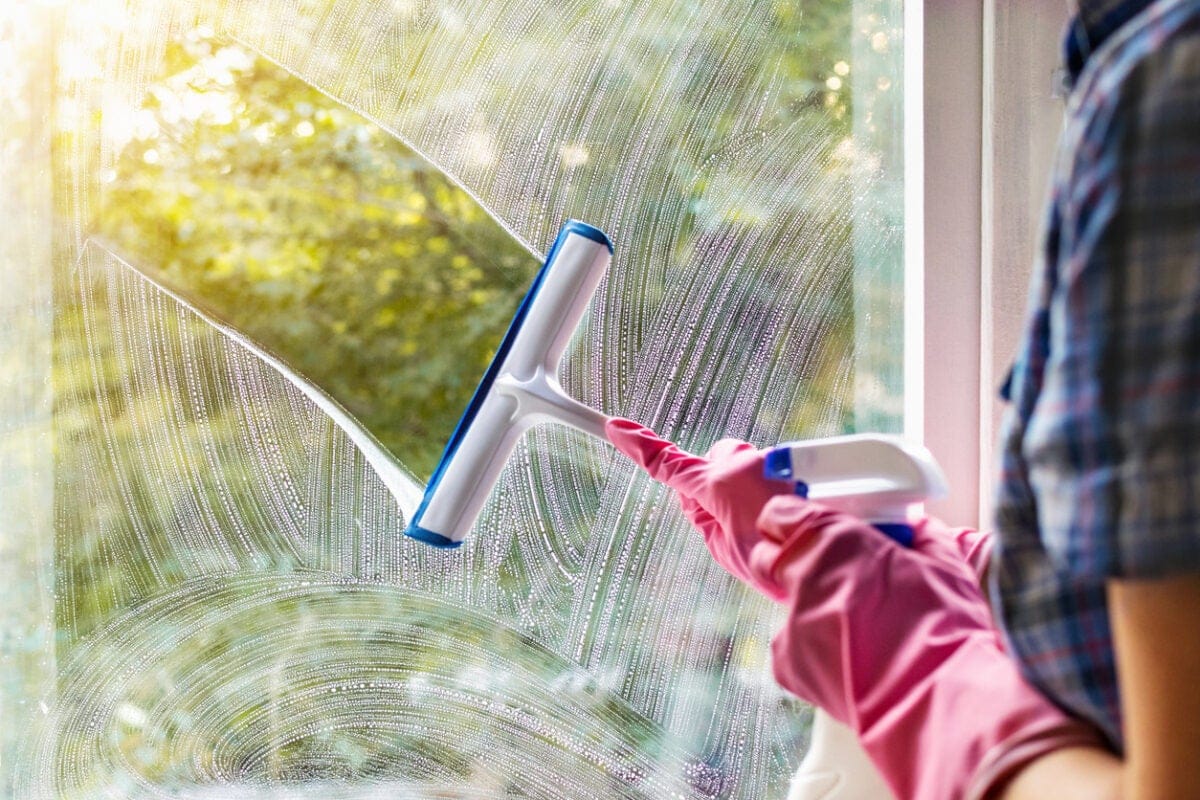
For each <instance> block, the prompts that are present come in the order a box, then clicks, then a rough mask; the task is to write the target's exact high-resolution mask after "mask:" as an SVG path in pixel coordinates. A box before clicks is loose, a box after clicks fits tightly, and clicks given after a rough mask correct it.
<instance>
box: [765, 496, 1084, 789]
mask: <svg viewBox="0 0 1200 800" xmlns="http://www.w3.org/2000/svg"><path fill="white" fill-rule="evenodd" d="M758 527H759V530H760V531H761V533H762V539H761V540H760V542H759V544H758V545H756V546H755V547H754V549H753V551H752V553H751V557H750V571H751V574H752V575H753V576H754V578H755V580H756V581H758V582H760V583H762V584H763V585H775V586H779V587H782V589H783V593H784V596H783V597H782V598H781V599H782V600H783V602H785V603H786V604H787V605H788V608H789V614H788V618H787V621H786V623H785V625H784V627H783V630H781V631H780V632H779V634H778V635H777V636H776V637H775V639H774V640H773V641H772V643H771V651H772V661H773V666H774V669H775V677H776V679H777V680H778V681H779V683H780V684H782V685H783V686H784V687H785V688H787V689H789V690H790V691H792V692H794V693H795V694H796V695H798V696H800V697H802V698H804V699H806V700H808V701H810V702H812V703H814V704H816V705H818V706H820V707H821V708H823V709H825V710H826V711H827V712H828V713H829V714H830V715H831V716H833V717H834V718H835V719H838V720H840V721H842V722H843V723H845V724H846V725H848V726H849V727H850V728H851V729H852V730H854V731H855V733H857V734H858V737H859V740H860V741H861V742H862V745H863V748H864V749H865V750H866V751H867V753H868V755H870V756H871V759H872V761H873V762H874V763H875V765H876V767H878V769H879V771H880V774H881V775H883V777H884V779H885V780H887V782H888V783H889V785H890V786H891V788H892V790H893V791H894V792H895V793H896V796H897V797H900V798H915V800H951V798H953V799H954V800H957V799H958V798H963V797H970V798H981V797H989V796H992V794H993V793H994V792H995V791H997V790H998V789H999V788H1001V787H1002V786H1003V785H1004V783H1006V782H1007V780H1008V779H1009V778H1010V777H1011V776H1012V775H1013V774H1015V773H1016V771H1017V770H1019V769H1020V768H1021V767H1023V766H1024V765H1026V764H1028V763H1029V762H1030V761H1032V760H1034V759H1035V758H1037V757H1039V756H1041V755H1044V754H1045V753H1047V752H1050V751H1051V750H1056V749H1059V748H1062V747H1067V746H1077V745H1078V746H1094V747H1102V746H1103V744H1102V740H1101V739H1100V737H1099V735H1098V734H1097V733H1096V732H1095V731H1093V730H1092V729H1091V728H1089V727H1088V726H1086V725H1085V724H1083V723H1082V722H1080V721H1078V720H1075V719H1073V718H1071V717H1068V716H1067V715H1066V714H1064V713H1063V712H1062V711H1061V710H1060V709H1059V708H1058V707H1057V706H1055V705H1053V704H1052V703H1051V702H1050V701H1048V700H1047V699H1045V698H1044V697H1042V695H1041V694H1039V693H1038V692H1037V691H1036V690H1035V689H1033V687H1031V686H1030V685H1029V684H1027V683H1026V682H1025V680H1024V679H1023V678H1022V677H1021V675H1020V673H1019V671H1018V669H1017V665H1016V663H1015V662H1014V661H1012V660H1011V659H1010V658H1009V657H1008V656H1007V655H1006V654H1005V652H1004V649H1003V647H1002V645H1001V642H1000V636H999V633H998V631H997V630H996V629H995V627H994V626H993V623H992V618H991V613H990V610H989V608H988V604H987V602H986V601H985V599H984V596H983V593H982V592H981V590H980V588H979V583H978V577H977V574H976V572H975V570H974V568H973V566H972V565H971V564H970V563H969V562H968V561H967V559H966V558H964V553H966V554H968V555H969V554H978V552H979V550H980V548H986V546H987V541H986V539H985V538H984V539H981V538H980V537H978V536H973V537H965V536H964V537H962V538H959V537H956V535H954V534H953V533H949V534H948V533H947V531H945V530H938V529H937V526H936V525H932V526H931V525H920V524H919V525H918V526H917V530H916V535H915V537H914V542H913V548H912V549H905V548H903V547H901V546H899V545H897V544H896V543H895V542H893V541H891V540H890V539H888V538H886V537H884V536H882V535H881V534H880V533H879V532H878V531H876V530H875V529H874V528H872V527H871V526H869V525H867V524H865V523H863V522H862V521H860V520H858V519H856V518H854V517H851V516H849V515H847V514H843V513H841V512H837V511H833V510H831V509H829V508H826V507H823V506H821V505H820V504H818V503H813V502H809V501H805V500H802V499H800V498H796V497H790V496H789V497H779V498H774V499H772V500H770V501H769V502H768V503H767V504H766V505H765V506H764V508H763V510H762V513H761V514H760V516H759V519H758ZM964 547H965V550H964Z"/></svg>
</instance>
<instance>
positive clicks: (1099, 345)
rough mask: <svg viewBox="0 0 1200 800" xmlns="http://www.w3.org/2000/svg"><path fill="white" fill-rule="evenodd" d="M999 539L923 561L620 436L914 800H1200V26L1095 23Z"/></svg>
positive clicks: (1034, 328)
mask: <svg viewBox="0 0 1200 800" xmlns="http://www.w3.org/2000/svg"><path fill="white" fill-rule="evenodd" d="M1066 56H1067V58H1066V65H1067V68H1068V70H1069V74H1070V76H1071V85H1070V89H1069V97H1068V105H1067V113H1066V123H1065V127H1064V130H1063V134H1062V137H1061V139H1060V143H1059V151H1058V158H1057V161H1056V166H1055V171H1054V175H1053V180H1052V195H1051V199H1050V203H1049V214H1048V219H1047V224H1046V230H1045V238H1044V246H1043V251H1042V256H1041V259H1040V263H1039V265H1038V268H1037V269H1035V274H1034V279H1033V286H1032V292H1031V310H1030V314H1029V316H1028V320H1027V326H1026V330H1025V333H1024V338H1023V342H1022V345H1021V349H1020V352H1019V355H1018V358H1017V360H1016V362H1015V364H1014V367H1013V370H1012V372H1011V375H1010V377H1009V379H1008V380H1007V381H1006V386H1005V389H1004V390H1003V394H1004V395H1005V397H1006V399H1008V400H1009V401H1010V405H1009V408H1008V410H1007V415H1006V421H1005V425H1004V433H1003V447H1002V453H1003V456H1002V466H1001V474H1000V479H999V481H998V483H999V490H998V498H997V513H996V518H995V533H994V535H991V536H989V535H987V534H981V533H977V532H975V531H971V530H967V529H951V528H948V527H947V526H946V525H944V524H942V523H940V522H938V521H937V520H933V519H928V518H926V519H921V520H918V521H917V522H916V524H915V531H916V535H915V538H914V542H913V546H912V547H911V548H909V549H905V548H904V547H901V546H900V545H897V544H896V543H894V542H893V541H891V540H890V539H888V538H887V537H884V536H882V535H880V534H879V533H878V532H877V531H875V530H873V529H872V528H870V527H869V526H867V525H866V524H865V523H863V522H861V521H859V520H857V519H854V518H853V517H850V516H848V515H845V514H842V513H839V512H835V511H833V510H831V509H828V508H825V507H822V506H821V505H820V504H819V503H814V502H810V501H807V500H803V499H801V498H798V497H795V496H793V495H790V494H784V493H783V489H782V488H781V487H780V486H779V485H777V484H773V483H772V482H770V481H767V480H765V479H764V478H763V477H762V460H763V454H762V452H761V451H759V450H757V449H755V448H753V447H751V446H750V445H748V444H746V443H744V442H735V441H731V440H724V441H722V442H719V443H718V444H717V445H715V446H714V448H713V449H712V450H711V451H710V452H709V453H708V455H707V456H704V457H701V456H695V455H692V454H690V453H686V452H684V451H682V450H680V449H679V448H678V447H676V446H675V445H673V444H672V443H670V442H669V441H667V440H665V439H662V438H660V437H658V436H657V435H656V434H654V433H653V432H652V431H650V430H649V429H647V428H643V427H641V426H640V425H637V424H636V423H632V422H629V421H627V420H620V419H617V420H613V421H612V422H610V423H609V428H608V434H609V437H610V439H611V440H612V442H613V443H614V444H615V445H616V446H617V447H618V449H620V450H621V451H623V452H625V453H626V454H627V455H629V456H630V457H631V458H633V459H634V460H635V461H636V462H637V463H638V464H640V465H641V466H642V467H643V468H645V469H646V470H647V471H648V472H649V474H650V475H651V477H654V478H657V479H659V480H662V481H664V482H665V483H667V485H669V486H671V487H672V488H674V489H675V491H676V493H677V495H678V497H679V501H680V503H681V505H682V507H683V510H684V512H685V513H686V515H687V516H688V517H689V518H690V519H691V521H692V522H693V523H694V524H695V526H696V527H697V528H698V529H699V530H700V531H701V533H702V534H703V536H704V539H705V542H706V544H707V545H708V548H709V550H710V551H711V552H712V555H713V556H714V558H716V560H717V561H718V562H720V563H721V564H722V565H723V566H724V567H725V568H726V569H727V570H729V572H731V573H732V574H733V575H734V576H735V577H737V578H739V579H741V580H742V581H744V582H746V583H747V584H749V585H750V586H751V587H753V588H754V589H756V590H758V591H760V592H762V593H764V594H765V595H767V596H768V597H770V598H772V599H774V600H776V601H778V602H780V603H783V604H785V605H786V607H787V608H788V615H787V619H786V622H785V624H784V626H783V628H782V630H781V631H780V632H779V633H778V634H777V635H776V637H775V638H774V640H773V641H772V645H771V648H772V663H773V667H774V670H775V675H776V678H777V679H778V680H779V682H780V683H781V684H782V685H783V686H784V687H785V688H787V689H789V690H790V691H792V692H794V693H795V694H797V695H799V696H800V697H802V698H804V699H807V700H809V701H811V702H813V703H815V704H817V705H819V706H821V707H823V708H824V709H825V710H826V711H828V712H829V713H830V714H831V715H832V716H833V717H835V718H836V719H839V720H841V721H842V722H844V723H846V724H847V725H849V726H850V727H851V728H852V729H853V730H854V731H855V732H856V734H857V735H858V737H859V739H860V741H861V742H862V744H863V747H864V749H865V750H866V751H867V753H868V754H869V755H870V756H871V758H872V760H873V761H874V763H875V764H876V765H877V766H878V767H879V770H880V772H881V774H882V775H883V776H884V778H885V779H886V780H887V781H888V782H889V784H890V786H891V787H892V789H893V791H894V792H895V793H896V795H897V796H898V797H900V798H919V800H948V799H949V798H954V799H955V800H957V798H962V797H972V798H1003V800H1021V799H1022V798H1060V799H1061V800H1070V799H1071V798H1089V799H1094V798H1123V799H1124V800H1141V799H1142V798H1155V800H1169V799H1170V798H1193V799H1194V798H1200V758H1198V757H1197V754H1200V689H1198V688H1197V676H1198V675H1200V452H1193V451H1194V450H1195V449H1196V448H1197V447H1198V446H1200V402H1197V401H1196V400H1195V399H1194V398H1195V394H1196V391H1197V390H1198V389H1200V313H1198V310H1200V0H1156V2H1150V0H1081V2H1080V3H1079V5H1078V7H1077V8H1075V9H1073V17H1072V20H1071V23H1070V26H1069V29H1068V33H1067V36H1066Z"/></svg>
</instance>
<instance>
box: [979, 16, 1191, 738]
mask: <svg viewBox="0 0 1200 800" xmlns="http://www.w3.org/2000/svg"><path fill="white" fill-rule="evenodd" d="M1066 49H1067V64H1068V67H1069V68H1070V69H1071V71H1072V72H1073V73H1074V75H1073V77H1074V78H1075V80H1074V85H1073V88H1072V90H1071V95H1070V98H1069V100H1068V107H1067V118H1066V125H1065V128H1064V130H1063V134H1062V138H1061V140H1060V142H1059V152H1058V159H1057V162H1056V166H1055V171H1054V176H1053V194H1052V197H1051V201H1050V207H1049V211H1048V219H1047V222H1046V231H1045V239H1044V242H1043V250H1042V253H1041V258H1040V259H1039V263H1038V265H1037V268H1036V269H1035V274H1034V281H1033V286H1032V295H1031V298H1030V303H1031V306H1030V308H1031V311H1030V315H1029V319H1028V322H1027V327H1026V330H1025V333H1024V339H1023V342H1022V345H1021V349H1020V352H1019V355H1018V358H1017V361H1016V363H1015V364H1014V366H1013V371H1012V373H1011V375H1010V377H1009V380H1008V381H1006V386H1005V390H1004V394H1005V396H1006V398H1007V399H1009V400H1010V401H1011V405H1010V407H1009V408H1008V413H1007V416H1006V419H1005V424H1004V434H1003V450H1002V452H1003V464H1002V476H1001V486H1000V488H999V496H998V499H997V517H996V526H997V537H996V538H997V550H996V554H995V561H994V564H993V569H992V576H993V585H992V587H991V591H992V595H993V598H994V604H995V606H996V610H997V614H998V616H999V618H1000V620H1001V622H1002V625H1003V627H1004V629H1005V634H1006V638H1007V643H1008V646H1009V648H1010V650H1011V651H1012V653H1013V654H1014V656H1015V657H1016V658H1017V660H1018V661H1019V662H1020V663H1021V665H1022V668H1023V670H1024V672H1025V674H1026V676H1027V677H1028V678H1029V679H1030V680H1031V681H1032V682H1033V683H1034V684H1036V685H1037V686H1038V687H1040V688H1041V690H1042V691H1043V692H1044V693H1045V694H1046V695H1047V696H1049V697H1050V698H1052V699H1054V700H1055V701H1057V702H1058V703H1059V704H1060V705H1062V706H1063V707H1064V708H1066V709H1067V710H1068V711H1070V712H1072V713H1074V714H1076V715H1077V716H1080V717H1082V718H1084V719H1087V720H1089V721H1091V722H1092V723H1094V724H1095V725H1096V726H1097V727H1099V728H1100V729H1101V730H1102V731H1103V732H1104V733H1105V734H1106V735H1107V736H1108V737H1109V739H1110V740H1111V742H1112V744H1113V746H1114V747H1115V748H1117V749H1118V750H1119V749H1121V748H1122V745H1123V740H1122V735H1121V717H1120V698H1119V696H1118V692H1117V681H1116V673H1115V670H1114V657H1113V649H1112V635H1111V632H1110V630H1109V620H1108V609H1107V604H1106V598H1105V581H1106V579H1108V578H1110V577H1129V578H1136V577H1158V576H1166V575H1170V574H1178V573H1181V572H1195V571H1200V0H1158V1H1157V2H1153V3H1151V2H1145V1H1143V2H1114V0H1107V2H1105V1H1104V0H1100V1H1099V2H1094V3H1088V2H1087V0H1084V5H1083V8H1082V9H1081V12H1080V15H1079V16H1078V17H1077V18H1076V20H1074V21H1073V23H1072V26H1071V28H1070V29H1069V31H1068V34H1067V41H1066Z"/></svg>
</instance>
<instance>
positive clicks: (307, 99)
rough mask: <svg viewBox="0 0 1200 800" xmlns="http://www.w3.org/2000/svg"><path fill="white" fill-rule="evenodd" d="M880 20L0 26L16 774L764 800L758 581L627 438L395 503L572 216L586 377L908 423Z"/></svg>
mask: <svg viewBox="0 0 1200 800" xmlns="http://www.w3.org/2000/svg"><path fill="white" fill-rule="evenodd" d="M900 15H901V9H900V7H899V3H898V2H896V1H895V0H859V1H858V2H855V3H852V4H845V3H838V2H833V1H832V0H811V1H809V0H805V1H804V2H790V3H780V2H746V0H737V2H734V1H733V0H728V2H717V1H716V0H709V1H708V2H704V3H692V4H683V3H677V2H673V1H672V0H663V1H662V2H649V3H641V4H631V3H624V2H619V0H612V1H610V2H601V3H587V4H574V3H569V4H530V3H525V2H519V1H518V0H489V2H485V3H468V2H462V1H461V0H460V1H459V2H455V1H454V0H388V1H387V2H384V1H383V0H354V1H352V2H338V3H333V2H330V0H266V1H265V2H256V3H241V2H234V1H233V0H226V1H225V2H219V1H218V0H195V1H194V2H178V3H171V4H160V3H149V2H139V1H138V0H129V2H123V1H122V0H110V1H105V0H90V1H89V2H84V3H77V4H71V5H70V7H69V8H66V7H58V6H56V5H55V4H45V5H41V4H38V5H32V4H29V5H26V4H21V5H19V6H16V7H14V8H9V9H6V10H4V11H0V66H3V67H6V68H7V70H6V72H7V74H11V75H13V76H15V77H14V79H13V80H11V81H8V82H6V83H5V84H4V85H3V86H0V111H2V112H3V113H4V115H5V119H6V120H8V121H9V123H8V124H7V125H6V127H5V131H4V133H3V134H0V137H3V138H2V139H0V145H3V146H2V147H0V185H2V186H3V187H4V189H3V194H2V195H0V203H2V209H3V210H4V211H5V213H6V219H8V220H10V221H11V224H10V225H9V226H8V228H7V230H6V232H5V233H4V235H3V236H2V237H0V243H2V245H0V259H2V260H0V269H2V270H3V275H2V276H0V280H3V282H4V286H5V291H4V292H0V313H2V314H3V324H2V325H0V366H3V367H4V368H5V371H4V374H5V391H4V392H3V394H0V433H2V436H3V438H2V439H0V448H2V451H0V455H3V461H2V463H3V465H4V466H3V467H2V468H0V469H3V473H2V476H3V478H2V480H0V511H3V512H4V513H3V519H4V520H5V522H4V523H3V525H4V527H3V528H2V529H0V553H2V554H3V556H4V557H3V558H0V570H2V572H0V600H2V604H0V609H2V611H0V626H2V627H0V718H2V719H4V720H5V722H6V724H5V725H4V726H0V727H2V728H3V730H0V792H3V796H10V797H18V798H22V799H24V798H127V797H138V798H140V797H147V798H149V797H173V798H178V797H195V798H215V797H237V798H254V797H272V798H275V797H307V796H317V795H321V796H323V797H335V798H336V797H345V798H368V797H376V796H378V797H384V796H387V797H430V796H445V797H472V798H476V797H497V798H498V797H539V798H543V797H544V798H581V797H622V798H632V797H646V798H660V797H668V796H671V797H689V798H692V797H694V798H704V797H745V798H750V797H762V796H782V795H783V794H784V792H785V791H786V784H787V781H788V778H789V776H790V774H791V773H792V772H793V771H794V769H795V768H796V766H797V764H798V762H799V759H800V758H801V757H802V756H803V754H804V749H805V747H806V741H807V738H806V737H807V731H808V724H809V719H810V711H809V709H806V708H805V707H804V706H803V704H802V703H800V702H798V701H795V700H794V699H792V698H789V697H788V696H786V695H785V694H784V693H783V692H782V690H780V689H779V688H778V687H777V686H776V685H775V683H774V681H773V680H772V678H771V675H770V669H769V666H768V664H767V660H766V656H767V650H766V645H767V642H768V641H769V638H770V636H771V634H772V632H773V631H774V629H775V627H776V626H777V625H778V622H779V619H780V616H779V612H778V610H777V609H774V608H772V607H771V606H770V605H769V604H768V603H767V602H766V601H764V600H762V599H761V598H758V597H756V596H753V595H751V594H750V593H748V592H746V591H744V590H743V589H742V588H741V587H740V586H739V585H738V584H736V582H734V581H733V580H732V579H731V578H729V577H728V576H727V575H725V574H724V573H723V572H722V571H721V570H720V569H719V568H717V567H716V566H715V565H713V564H712V563H711V561H710V559H709V557H708V555H707V553H706V552H705V550H704V547H703V543H702V542H701V541H700V540H699V537H697V536H696V535H695V534H694V533H693V532H692V531H691V529H690V528H689V526H688V525H687V523H686V522H685V521H684V519H683V517H682V515H681V514H680V512H679V510H678V508H677V507H676V505H675V503H674V501H673V500H672V499H671V498H670V496H669V495H668V494H667V493H666V492H665V491H664V490H663V489H662V488H661V487H658V486H657V485H654V484H652V483H650V482H649V481H647V480H646V479H645V478H643V477H642V476H641V475H640V474H638V473H636V472H635V470H634V469H633V468H632V466H631V465H629V464H628V463H626V462H624V461H623V459H621V458H620V457H618V456H617V455H616V454H615V453H614V452H613V451H612V450H611V449H610V448H609V447H607V446H606V445H604V444H603V443H601V442H598V441H592V440H589V439H588V438H586V437H585V436H583V435H582V434H578V433H575V432H572V431H569V430H566V429H563V428H560V427H554V426H545V427H542V428H538V429H535V430H534V431H532V432H531V433H530V434H528V435H527V436H526V438H525V439H524V440H523V441H522V443H521V446H520V447H519V449H518V452H517V453H516V454H515V455H514V457H513V459H512V462H511V463H510V464H509V467H508V469H507V470H506V471H505V473H504V474H503V476H502V477H501V480H500V482H499V484H498V486H497V487H496V490H495V492H494V493H493V494H492V496H491V499H490V500H489V502H488V504H487V506H486V507H485V510H484V513H483V515H482V517H481V520H480V522H479V524H478V526H477V528H476V530H475V531H474V534H473V535H472V536H471V538H470V539H469V540H468V541H467V543H466V544H465V545H464V547H463V548H462V549H460V550H458V551H454V552H450V553H446V552H442V551H435V550H431V549H429V548H428V547H426V546H424V545H421V544H419V543H416V542H412V541H409V540H407V539H405V538H404V536H403V535H402V533H401V532H402V531H403V528H404V525H405V520H406V518H407V517H408V515H409V514H411V512H412V511H413V510H414V508H415V506H416V503H417V501H418V499H419V497H420V494H421V491H422V485H421V484H422V481H423V480H424V479H425V477H426V475H428V472H429V468H430V466H431V465H432V463H433V461H434V460H436V457H437V454H438V451H439V449H440V447H441V445H442V443H443V442H444V440H445V438H446V436H447V435H448V433H449V430H448V428H449V427H451V426H452V425H453V422H454V420H455V419H456V418H457V416H458V414H459V413H460V412H461V410H462V408H463V405H464V404H465V398H466V396H468V395H469V393H470V391H471V389H472V388H473V386H474V384H475V382H476V381H477V380H478V378H479V376H480V374H481V373H482V371H483V369H484V367H485V366H486V363H487V360H488V359H489V358H490V355H491V352H492V350H493V349H494V347H495V346H496V344H497V342H498V339H499V336H500V335H501V333H502V332H503V329H504V328H505V326H506V325H507V321H508V318H509V315H510V314H511V313H512V310H513V307H514V306H515V304H516V302H517V301H518V300H519V298H520V296H521V294H522V293H523V292H524V290H525V288H526V285H527V283H528V280H529V278H530V276H531V275H532V273H533V271H534V270H536V268H537V266H538V262H539V261H540V259H541V257H542V255H543V254H544V252H545V248H546V247H547V246H548V244H549V242H550V240H551V239H552V238H553V236H554V234H555V232H556V231H557V228H558V227H559V225H560V224H561V222H562V220H563V219H565V218H567V217H574V218H578V219H582V220H584V221H586V222H589V223H591V224H593V225H596V226H598V227H600V228H602V229H604V230H605V231H606V232H607V233H608V234H609V235H610V237H611V238H612V239H613V241H614V244H615V248H616V253H615V258H614V262H613V265H612V268H611V270H610V273H609V276H608V278H607V279H606V281H605V283H604V284H603V285H602V286H601V288H600V290H599V291H598V292H597V295H596V299H595V301H594V304H593V308H592V311H591V313H590V315H589V316H588V318H587V319H586V320H585V323H584V324H583V326H582V327H581V329H580V331H579V332H578V334H577V335H576V337H575V339H574V341H573V343H572V345H571V347H570V348H569V352H568V355H567V359H566V364H565V367H564V372H563V375H562V380H563V383H564V386H566V388H567V389H568V390H569V391H570V392H571V393H572V394H573V395H575V396H576V397H579V398H580V399H582V400H584V401H585V402H588V403H590V404H592V405H594V406H596V407H598V408H600V409H602V410H603V411H605V412H607V413H610V414H620V415H623V416H629V417H633V418H635V419H638V420H640V421H643V422H645V423H647V424H649V425H651V426H653V427H655V428H657V429H658V430H660V431H661V432H663V433H664V434H665V435H668V436H671V437H673V438H675V439H677V440H678V441H680V443H681V444H683V445H684V446H687V447H690V448H693V449H704V448H705V447H707V446H708V445H709V444H711V443H712V442H713V441H714V440H716V439H717V438H720V437H722V436H738V437H742V438H747V439H750V440H751V441H754V442H756V443H758V444H764V445H765V444H770V443H773V442H776V441H780V440H783V439H789V438H800V437H809V436H820V435H828V434H833V433H841V432H845V431H850V430H856V429H861V428H863V427H871V428H873V429H881V428H882V429H892V430H896V429H898V428H899V425H900V419H899V398H900V394H901V391H902V386H901V384H900V378H899V375H900V372H899V363H900V338H899V334H898V332H899V331H900V330H901V329H902V325H901V319H900V309H901V307H902V297H901V295H900V287H901V286H902V276H901V274H900V261H899V254H900V245H901V240H902V235H903V221H902V214H901V208H900V197H901V194H902V193H901V191H900V188H901V187H900V181H899V176H900V172H901V163H900V156H899V136H900V128H901V124H900V122H901V106H900V103H899V97H900V86H899V77H900V69H899V64H900V49H901V31H900V28H899V23H900ZM331 398H332V399H331Z"/></svg>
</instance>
